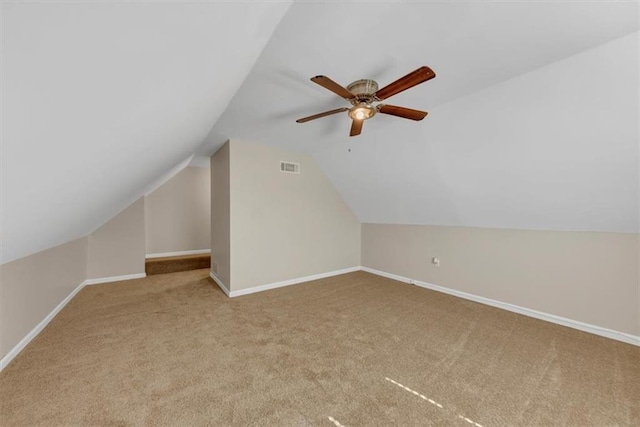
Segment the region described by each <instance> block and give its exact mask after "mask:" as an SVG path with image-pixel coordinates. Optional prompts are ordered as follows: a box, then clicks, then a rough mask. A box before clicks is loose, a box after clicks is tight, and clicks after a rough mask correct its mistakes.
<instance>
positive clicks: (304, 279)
mask: <svg viewBox="0 0 640 427" xmlns="http://www.w3.org/2000/svg"><path fill="white" fill-rule="evenodd" d="M360 269H361V267H360V266H357V267H350V268H344V269H342V270H335V271H329V272H327V273H320V274H313V275H311V276H304V277H298V278H295V279H289V280H283V281H281V282H273V283H267V284H266V285H260V286H254V287H252V288H247V289H240V290H238V291H229V290H228V289H227V287H226V286H224V284H223V283H222V282H221V281H220V280H219V279H217V278H216V276H215V275H214V274H213V273H210V276H211V278H212V279H213V280H215V282H216V283H217V284H218V286H220V288H222V290H223V291H224V293H225V294H227V296H228V297H229V298H235V297H240V296H242V295H249V294H254V293H256V292H263V291H268V290H270V289H277V288H282V287H285V286H291V285H297V284H300V283H305V282H310V281H312V280H319V279H325V278H327V277H331V276H338V275H340V274H346V273H352V272H354V271H360Z"/></svg>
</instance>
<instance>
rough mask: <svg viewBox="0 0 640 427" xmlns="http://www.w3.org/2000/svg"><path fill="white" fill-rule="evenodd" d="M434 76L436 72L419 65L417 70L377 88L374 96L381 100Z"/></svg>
mask: <svg viewBox="0 0 640 427" xmlns="http://www.w3.org/2000/svg"><path fill="white" fill-rule="evenodd" d="M435 76H436V73H434V72H433V70H432V69H431V68H429V67H426V66H424V67H420V68H418V69H417V70H415V71H413V72H411V73H409V74H407V75H406V76H404V77H401V78H399V79H398V80H396V81H395V82H393V83H390V84H388V85H386V86H385V87H383V88H382V89H380V90H378V91H377V92H376V93H375V96H376V98H378V99H380V100H382V99H387V98H389V97H391V96H393V95H396V94H398V93H400V92H402V91H404V90H407V89H409V88H412V87H414V86H416V85H419V84H420V83H424V82H426V81H427V80H431V79H432V78H434V77H435Z"/></svg>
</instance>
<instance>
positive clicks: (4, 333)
mask: <svg viewBox="0 0 640 427" xmlns="http://www.w3.org/2000/svg"><path fill="white" fill-rule="evenodd" d="M87 248H88V243H87V238H86V237H83V238H81V239H77V240H74V241H72V242H69V243H65V244H63V245H60V246H56V247H54V248H51V249H47V250H45V251H42V252H38V253H36V254H33V255H30V256H27V257H24V258H20V259H18V260H15V261H12V262H9V263H7V264H4V265H2V267H1V273H0V275H1V277H2V281H1V284H0V292H1V294H0V295H1V296H2V301H1V302H0V305H1V311H0V354H1V355H2V356H4V355H5V354H6V353H7V352H9V351H10V350H11V349H12V348H13V347H14V346H15V345H16V344H18V342H20V340H22V339H23V338H24V337H25V336H26V335H27V334H28V333H29V331H31V330H32V329H33V328H35V327H36V326H37V325H38V324H39V323H40V322H41V321H42V320H43V319H44V318H45V317H46V316H47V315H48V314H49V313H50V312H51V311H52V310H53V309H54V308H55V307H56V306H57V305H58V304H60V303H61V302H62V300H64V299H65V298H66V297H67V296H68V295H69V294H70V293H71V292H72V291H73V290H74V289H75V288H77V287H78V286H79V285H80V284H81V283H82V282H84V280H85V279H86V273H87Z"/></svg>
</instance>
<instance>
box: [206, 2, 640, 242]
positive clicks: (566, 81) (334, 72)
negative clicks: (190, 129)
mask: <svg viewBox="0 0 640 427" xmlns="http://www.w3.org/2000/svg"><path fill="white" fill-rule="evenodd" d="M637 30H638V4H637V3H629V2H625V3H623V2H559V1H555V2H522V1H520V2H420V3H416V2H407V3H398V2H394V3H388V2H383V3H367V4H366V6H365V5H363V4H362V3H350V4H346V3H340V4H331V5H327V4H326V3H295V4H294V5H293V6H292V7H291V8H290V10H289V11H288V13H287V15H286V16H285V18H284V19H283V20H282V22H281V23H280V25H279V26H278V28H277V29H276V31H275V32H274V34H273V36H272V38H271V40H270V41H269V43H268V44H267V46H266V47H265V49H264V51H263V53H262V55H261V57H260V59H259V60H258V61H257V63H256V65H255V67H254V68H253V70H252V71H251V73H250V74H249V76H248V78H247V79H246V80H245V82H244V84H243V85H242V87H241V88H240V90H239V91H238V93H237V94H236V96H235V97H234V99H233V101H232V102H231V104H230V105H229V107H228V108H227V110H226V111H225V113H224V114H223V116H222V117H221V118H220V120H219V121H218V122H217V124H216V125H215V126H214V128H213V129H212V131H211V133H210V135H209V137H208V140H207V143H206V144H205V145H204V146H203V147H202V148H201V153H202V154H205V153H207V152H208V153H211V152H212V151H213V150H214V149H215V148H216V147H217V146H218V145H219V144H220V143H221V142H223V141H225V140H226V139H227V138H229V137H233V138H239V139H244V140H255V141H261V142H264V143H267V144H272V145H277V146H281V147H284V148H289V149H294V150H302V151H307V152H311V153H313V154H314V155H315V157H316V159H317V160H318V161H319V162H320V164H321V165H322V166H323V168H324V170H325V172H326V173H327V175H328V176H329V178H330V179H331V180H332V181H333V182H334V184H335V185H336V186H337V187H338V189H339V190H340V191H341V193H342V194H343V197H344V198H345V200H346V201H347V203H348V204H349V205H350V206H351V208H352V209H353V210H354V212H355V213H356V214H357V215H358V217H359V218H360V220H361V221H363V222H382V223H413V224H439V225H462V226H480V227H510V228H530V229H556V230H600V231H635V230H637V223H638V213H637V200H638V194H637V191H638V180H637V172H635V171H637V169H638V156H637V154H636V155H634V152H635V153H637V143H638V134H637V130H638V120H637V117H638V114H637V94H638V84H637V81H638V71H637V61H638V54H637V43H636V44H635V45H633V44H632V45H629V43H627V44H626V45H625V47H623V48H620V49H619V48H613V49H614V52H613V55H612V57H611V58H608V57H607V61H612V62H609V63H607V62H604V59H602V54H598V53H596V54H595V56H592V57H585V58H584V59H582V60H578V61H577V62H576V61H573V62H572V61H569V62H563V60H564V59H565V58H568V57H571V56H572V55H576V54H578V53H581V52H585V51H589V52H590V51H591V50H593V49H594V48H596V47H598V46H601V45H603V44H604V43H607V42H610V41H612V40H616V39H619V38H621V37H623V36H625V35H629V34H632V33H633V32H635V31H637ZM636 34H637V33H636ZM634 37H635V38H634ZM634 39H637V35H636V36H631V40H632V42H633V40H634ZM633 49H635V52H634V50H633ZM607 52H608V51H607ZM598 55H600V56H598ZM605 56H606V55H605ZM555 64H558V65H557V66H556V65H555ZM421 65H428V66H430V67H431V68H433V69H434V70H435V72H436V74H437V77H436V78H435V79H434V80H431V81H429V82H427V83H424V84H423V85H420V86H418V87H416V88H413V89H411V90H408V91H406V92H403V93H401V94H399V95H397V96H395V97H393V98H392V99H390V100H388V103H390V104H395V105H403V106H407V107H413V108H418V109H426V110H428V111H430V115H429V116H428V117H427V118H426V119H425V120H424V121H423V122H419V123H415V122H412V121H408V120H403V119H399V118H395V117H389V116H384V115H379V116H376V117H374V118H373V119H372V120H369V121H367V122H366V123H365V125H364V131H363V134H362V135H361V136H358V137H355V138H349V137H348V131H349V126H350V122H349V120H348V117H347V115H346V113H344V114H342V115H336V116H331V117H327V118H323V119H319V120H316V121H313V122H309V123H305V124H297V123H295V119H297V118H300V117H304V116H307V115H310V114H313V113H317V112H321V111H325V110H329V109H333V108H337V107H341V106H345V105H347V104H346V102H345V101H343V100H342V99H341V98H339V97H338V96H335V95H334V94H332V93H331V92H329V91H327V90H325V89H323V88H321V87H319V86H317V85H315V84H313V83H311V82H310V81H309V78H310V77H312V76H314V75H317V74H325V75H328V76H329V77H331V78H332V79H334V80H336V81H337V82H339V83H342V84H343V85H345V86H346V85H347V84H349V83H350V82H352V81H354V80H356V79H359V78H374V79H376V80H377V81H378V82H379V83H380V85H381V86H382V85H385V84H387V83H389V82H391V81H393V80H395V79H396V78H398V77H400V76H402V75H404V74H406V73H408V72H410V71H413V70H414V69H416V68H417V67H419V66H421ZM554 66H556V68H551V70H552V71H551V72H549V71H545V70H547V68H548V67H554ZM619 67H622V68H621V69H619ZM536 73H537V74H536ZM526 76H529V77H528V78H527V77H526ZM503 82H504V83H503ZM510 82H511V83H510ZM504 85H507V86H504ZM487 88H489V89H487ZM505 88H507V89H505ZM534 88H535V89H534ZM484 90H486V91H488V92H483V94H482V95H480V93H481V91H484ZM474 94H478V95H477V96H475V97H474ZM579 94H585V95H586V94H591V95H592V96H591V97H586V98H585V99H581V97H580V96H579ZM478 97H480V98H478ZM603 102H606V103H607V105H606V106H603V105H602V103H603ZM472 107H473V108H475V110H474V111H472V112H471V111H470V108H472ZM588 109H591V110H588ZM578 110H579V111H580V112H582V111H587V110H588V111H599V110H601V111H600V113H599V114H598V116H596V117H591V116H592V115H593V113H589V114H586V115H581V113H580V114H578V113H577V112H576V111H578ZM514 111H517V112H518V114H516V115H514V113H513V112H514ZM565 113H566V114H565ZM633 114H635V118H634V116H633ZM523 119H524V122H523ZM534 120H538V121H535V122H534ZM532 123H535V126H534V125H533V124H532ZM517 126H520V128H518V127H517ZM519 129H522V130H521V132H519ZM525 129H526V131H525ZM552 129H553V131H554V132H551V130H552ZM614 129H617V130H614ZM615 134H619V139H618V140H611V138H610V137H611V136H612V135H615ZM540 138H543V139H544V141H542V142H543V143H541V141H539V139H540ZM478 147H482V149H481V150H479V149H478ZM634 147H635V148H634ZM349 149H351V152H348V150H349ZM634 150H635V151H634ZM593 159H598V160H599V161H600V162H602V165H606V167H598V168H596V167H594V166H595V165H593ZM565 170H566V172H567V173H571V178H569V179H567V178H565V175H566V174H565ZM634 174H635V175H634ZM634 177H636V178H634ZM569 181H570V182H569ZM596 189H598V190H602V191H605V193H603V194H599V193H597V192H594V191H595V190H596Z"/></svg>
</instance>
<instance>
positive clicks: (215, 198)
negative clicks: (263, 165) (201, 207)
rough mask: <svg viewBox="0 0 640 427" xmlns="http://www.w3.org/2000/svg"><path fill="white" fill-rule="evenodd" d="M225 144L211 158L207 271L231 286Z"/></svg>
mask: <svg viewBox="0 0 640 427" xmlns="http://www.w3.org/2000/svg"><path fill="white" fill-rule="evenodd" d="M229 154H230V151H229V143H226V144H225V145H224V146H222V148H220V149H219V150H218V151H217V152H216V153H215V154H214V155H213V156H212V157H211V271H212V272H213V273H214V274H216V275H217V277H218V278H219V279H220V281H222V283H224V285H225V286H226V287H227V288H228V287H229V286H230V283H231V195H230V178H231V176H230V173H229V167H230V164H229Z"/></svg>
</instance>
